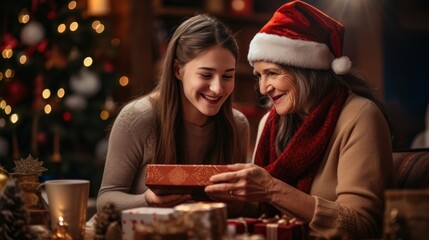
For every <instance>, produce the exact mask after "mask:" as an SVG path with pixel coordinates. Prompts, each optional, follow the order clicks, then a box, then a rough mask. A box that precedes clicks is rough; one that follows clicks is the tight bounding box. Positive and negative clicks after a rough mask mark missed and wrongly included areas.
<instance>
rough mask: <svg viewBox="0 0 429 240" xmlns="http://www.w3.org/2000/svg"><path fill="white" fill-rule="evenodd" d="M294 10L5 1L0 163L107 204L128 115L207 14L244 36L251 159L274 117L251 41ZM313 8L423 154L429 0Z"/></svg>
mask: <svg viewBox="0 0 429 240" xmlns="http://www.w3.org/2000/svg"><path fill="white" fill-rule="evenodd" d="M286 2H288V1H279V0H143V1H142V0H122V1H113V0H74V1H73V0H72V1H71V0H20V1H16V0H2V1H1V2H0V53H1V55H0V165H1V166H3V167H4V168H5V169H6V170H8V171H12V169H13V167H14V166H15V162H14V161H17V160H20V159H22V158H26V157H27V156H28V155H29V154H31V155H32V156H33V157H35V158H38V159H39V160H40V161H43V163H44V166H45V167H46V168H47V169H48V171H47V172H45V173H44V174H43V175H42V181H43V180H47V179H56V178H84V179H90V180H91V196H95V195H96V194H97V192H98V188H99V185H100V181H101V177H102V173H103V167H104V161H105V155H106V151H107V136H108V133H109V127H110V126H111V124H112V122H113V120H114V118H115V116H116V114H117V112H118V111H119V110H120V107H121V106H122V105H123V104H124V103H126V102H127V101H129V100H131V99H133V98H135V97H137V96H140V95H142V94H146V93H148V92H149V91H151V90H152V89H153V87H154V86H155V84H156V77H157V68H158V65H159V62H160V60H161V59H162V56H163V54H164V52H165V49H166V46H167V42H168V39H169V36H170V34H171V33H172V31H173V30H174V27H176V26H177V25H178V24H179V23H180V22H182V21H183V20H185V19H186V18H187V17H190V16H192V15H194V14H195V13H200V12H208V13H210V14H212V15H214V16H217V17H218V18H219V19H221V20H222V21H223V22H225V23H226V24H227V25H228V26H230V27H231V28H232V29H233V31H234V32H235V33H236V35H237V39H238V42H239V46H240V52H241V56H240V59H239V62H238V65H237V70H238V71H237V77H236V90H235V92H234V95H233V100H234V106H235V107H236V108H238V109H240V110H241V111H243V113H245V114H246V116H247V117H248V118H249V121H250V124H251V141H252V146H250V148H249V154H250V153H251V152H252V151H253V145H254V141H255V137H256V128H257V124H258V121H259V119H260V117H261V116H262V115H263V114H264V113H265V111H266V110H265V109H262V108H261V107H260V106H259V105H258V94H257V92H256V91H255V84H256V82H255V80H254V78H253V76H252V69H251V68H250V66H249V65H248V63H247V60H246V55H247V50H248V44H249V42H250V40H251V39H252V38H253V36H254V34H255V33H257V32H258V31H259V29H260V28H261V27H262V26H263V25H264V24H265V23H266V22H267V21H268V20H269V19H270V18H271V16H272V14H273V13H274V11H275V10H276V9H277V8H278V7H279V6H281V5H282V4H284V3H286ZM305 2H307V3H310V4H312V5H314V6H316V7H318V8H319V9H321V10H322V11H324V12H326V13H327V14H328V15H330V16H332V17H333V18H335V19H336V20H338V21H340V22H342V23H343V24H344V25H345V28H346V35H345V46H344V55H347V56H349V57H350V59H351V60H352V61H353V65H354V67H355V68H357V70H358V71H359V73H360V74H361V75H363V76H364V77H365V78H366V79H367V81H368V83H369V85H370V86H371V87H372V88H373V90H374V91H375V93H376V96H377V97H378V98H379V99H380V100H381V101H382V102H383V103H384V104H385V107H386V111H387V113H388V115H389V117H390V120H391V123H392V126H393V130H394V132H393V134H394V138H393V146H394V149H406V148H411V147H422V146H423V145H421V144H416V141H415V138H416V136H417V135H419V134H420V135H422V134H423V133H424V132H425V131H429V130H427V129H426V128H429V126H427V125H429V123H427V122H429V117H426V112H429V111H428V110H427V109H428V108H429V107H428V103H429V74H428V69H429V61H428V54H429V44H428V42H429V2H428V1H424V0H319V1H316V0H308V1H305ZM426 118H428V119H426ZM423 135H424V134H423ZM426 135H427V137H426V138H428V140H427V143H426V144H429V133H428V134H426ZM413 142H414V143H413ZM423 142H424V141H423ZM420 143H422V141H420ZM426 147H428V146H426Z"/></svg>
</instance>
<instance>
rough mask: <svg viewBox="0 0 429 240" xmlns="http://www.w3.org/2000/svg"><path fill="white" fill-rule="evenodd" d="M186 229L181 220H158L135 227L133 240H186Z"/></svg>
mask: <svg viewBox="0 0 429 240" xmlns="http://www.w3.org/2000/svg"><path fill="white" fill-rule="evenodd" d="M187 239H189V238H188V229H187V227H186V226H185V224H184V221H183V219H182V218H173V219H168V220H159V221H157V222H153V223H151V224H145V225H139V226H137V227H136V230H135V234H134V240H187Z"/></svg>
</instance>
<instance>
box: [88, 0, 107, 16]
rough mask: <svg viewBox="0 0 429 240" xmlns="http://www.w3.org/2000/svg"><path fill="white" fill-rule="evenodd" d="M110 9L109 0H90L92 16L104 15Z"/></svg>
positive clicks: (89, 12)
mask: <svg viewBox="0 0 429 240" xmlns="http://www.w3.org/2000/svg"><path fill="white" fill-rule="evenodd" d="M109 11H110V4H109V0H88V14H89V15H91V16H103V15H106V14H108V13H109Z"/></svg>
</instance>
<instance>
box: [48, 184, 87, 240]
mask: <svg viewBox="0 0 429 240" xmlns="http://www.w3.org/2000/svg"><path fill="white" fill-rule="evenodd" d="M39 190H40V193H41V196H42V199H43V200H44V201H45V204H47V205H48V206H49V212H50V216H51V228H52V231H55V229H56V228H57V226H58V223H59V219H60V218H62V220H63V221H64V222H65V223H66V224H67V225H68V226H67V229H68V233H69V234H70V235H71V236H72V238H73V239H75V240H79V239H83V238H84V235H85V222H86V208H87V203H88V197H89V181H88V180H74V179H63V180H48V181H45V182H43V183H41V184H40V185H39Z"/></svg>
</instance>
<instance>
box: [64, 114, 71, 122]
mask: <svg viewBox="0 0 429 240" xmlns="http://www.w3.org/2000/svg"><path fill="white" fill-rule="evenodd" d="M71 118H72V116H71V113H70V112H64V113H63V119H64V122H70V121H71Z"/></svg>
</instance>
